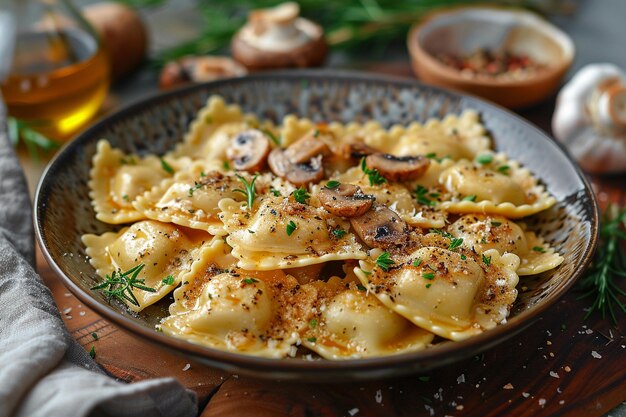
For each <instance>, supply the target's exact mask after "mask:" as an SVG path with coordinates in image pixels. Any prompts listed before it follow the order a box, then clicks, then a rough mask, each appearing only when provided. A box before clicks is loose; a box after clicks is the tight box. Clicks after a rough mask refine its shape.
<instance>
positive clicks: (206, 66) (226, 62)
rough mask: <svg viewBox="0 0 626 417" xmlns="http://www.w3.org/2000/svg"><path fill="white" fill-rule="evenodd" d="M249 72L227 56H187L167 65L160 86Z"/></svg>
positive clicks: (169, 86)
mask: <svg viewBox="0 0 626 417" xmlns="http://www.w3.org/2000/svg"><path fill="white" fill-rule="evenodd" d="M247 73H248V71H247V70H246V68H245V67H243V66H242V65H240V64H239V63H237V62H236V61H235V60H233V59H231V58H228V57H225V56H211V55H204V56H187V57H184V58H181V59H179V60H176V61H170V62H168V63H167V65H165V67H164V68H163V70H162V71H161V75H160V76H159V87H160V88H161V89H164V90H166V89H169V88H174V87H178V86H180V85H184V84H187V83H190V82H194V83H202V82H207V81H213V80H216V79H218V78H227V77H239V76H242V75H246V74H247Z"/></svg>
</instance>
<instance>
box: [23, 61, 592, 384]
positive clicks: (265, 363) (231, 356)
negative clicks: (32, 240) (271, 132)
mask: <svg viewBox="0 0 626 417" xmlns="http://www.w3.org/2000/svg"><path fill="white" fill-rule="evenodd" d="M328 78H332V79H334V80H336V81H338V82H350V81H362V82H371V83H377V84H392V85H394V86H398V87H402V86H405V87H420V88H423V89H429V90H432V91H435V92H438V93H440V94H443V95H448V96H455V97H456V98H458V99H463V100H469V101H470V104H471V103H472V102H476V103H478V104H479V105H480V106H482V107H483V109H488V110H487V111H489V112H490V113H494V114H495V113H500V114H503V116H504V117H507V118H513V119H515V120H516V121H517V122H518V123H520V125H523V126H524V127H525V129H529V130H531V131H534V132H535V133H536V134H537V135H539V136H542V137H543V139H544V140H545V141H546V143H548V144H552V146H554V147H556V148H558V150H559V151H560V152H562V153H563V156H564V157H565V158H566V159H567V160H568V161H569V163H570V164H571V165H572V168H573V169H574V171H575V173H576V175H577V177H578V179H579V180H580V182H581V183H582V184H583V185H584V192H585V196H586V197H587V200H588V201H589V202H590V204H591V213H592V216H591V219H590V222H591V224H590V241H589V245H588V246H587V247H586V249H585V252H584V253H583V254H582V256H581V257H580V259H579V265H580V267H579V268H577V269H576V270H575V272H574V273H573V274H572V275H571V277H570V278H569V279H568V280H563V281H562V282H560V283H559V284H557V288H556V289H555V292H554V294H553V295H552V296H551V297H550V298H549V299H548V300H546V299H544V300H542V301H541V302H539V303H538V304H536V305H535V306H533V308H531V309H528V310H524V311H522V312H521V313H520V314H518V315H516V316H514V317H512V318H510V319H509V320H507V323H506V324H504V325H500V326H496V327H495V328H493V329H491V330H489V331H486V332H483V333H481V334H478V335H476V336H473V337H470V338H468V339H465V340H462V341H459V342H444V343H441V344H439V345H438V346H436V347H435V348H430V349H424V350H421V351H417V352H410V353H403V354H397V355H390V356H383V357H374V358H363V359H346V360H340V361H331V360H314V361H306V360H291V359H270V358H263V357H256V356H251V355H244V354H240V353H235V352H227V351H222V350H217V349H213V348H209V347H205V346H201V345H198V344H194V343H191V342H188V341H186V340H183V339H177V338H175V337H172V336H167V335H165V334H163V333H160V332H157V331H155V330H154V329H150V328H148V327H146V326H144V325H141V324H139V323H137V322H136V321H134V320H132V319H130V318H129V317H128V316H127V315H125V314H122V313H120V312H118V311H117V310H115V309H113V308H111V307H110V305H109V304H107V303H105V302H101V301H99V300H98V299H97V298H96V297H94V296H93V293H92V292H90V291H86V290H83V289H82V288H81V287H80V286H79V285H78V284H76V283H75V282H74V281H73V280H72V278H71V277H69V276H68V275H66V274H65V273H64V272H63V271H62V269H61V267H60V266H59V265H58V264H57V263H56V261H55V260H54V258H53V257H52V255H51V253H50V252H49V250H48V248H47V245H46V238H45V236H44V230H43V224H44V222H43V218H44V216H45V211H46V202H45V201H44V200H43V199H44V198H45V194H46V192H47V190H46V188H47V187H46V186H47V184H48V183H49V182H50V181H52V180H51V179H50V172H52V171H53V170H55V169H56V168H57V164H60V163H59V162H58V161H61V160H62V158H64V157H66V156H67V155H69V154H70V153H71V152H72V151H74V150H76V149H79V148H80V147H81V146H82V142H85V141H87V140H89V138H91V137H93V136H94V134H95V133H96V132H98V131H100V130H101V129H102V128H103V127H105V126H106V125H107V124H108V123H111V122H114V121H116V120H118V119H126V118H130V117H133V116H134V115H136V114H138V113H142V112H143V111H145V110H146V109H149V108H150V107H151V106H152V105H154V104H158V103H159V102H161V101H166V100H168V99H170V98H173V97H178V96H181V97H182V96H185V95H188V94H189V93H192V92H193V91H194V90H202V89H210V88H211V87H213V86H221V85H228V84H231V83H248V82H254V81H263V80H287V81H291V82H294V83H296V82H300V81H301V80H302V79H316V80H325V79H328ZM33 220H34V225H35V233H36V238H37V243H38V244H39V247H40V249H41V252H42V253H43V255H44V258H45V259H46V261H47V262H48V264H49V265H50V267H51V268H52V270H53V271H54V272H55V273H56V274H57V275H58V276H59V277H60V278H61V280H62V281H63V284H64V285H65V286H66V287H67V288H68V289H69V290H70V291H71V292H72V293H73V294H74V295H75V296H76V297H77V298H78V299H79V300H80V301H81V302H83V303H84V304H85V305H86V306H87V307H89V308H90V309H92V310H94V311H95V312H96V313H97V314H99V315H100V316H102V317H103V318H104V319H105V320H108V321H110V322H112V323H114V324H115V325H117V326H119V327H120V328H121V329H122V330H124V331H126V332H128V333H131V334H133V335H134V336H139V337H141V338H142V339H143V340H145V341H149V342H152V343H154V344H156V345H158V346H159V347H161V348H166V349H169V350H170V351H175V352H176V353H178V354H181V355H187V356H191V357H192V358H194V359H196V360H199V361H201V362H204V363H205V364H209V365H210V366H214V367H217V368H220V369H224V370H229V371H233V372H234V371H236V372H240V373H244V374H248V375H254V376H257V377H265V378H268V377H269V378H277V377H280V378H284V379H296V378H297V379H298V380H306V381H310V382H323V381H326V382H328V381H329V379H330V378H332V380H333V381H340V380H341V379H346V380H354V379H372V378H378V377H380V375H389V374H390V369H392V370H393V375H402V374H407V373H414V372H417V371H419V370H428V369H433V368H436V367H440V366H445V365H448V364H450V363H452V362H457V361H459V360H461V359H463V358H467V357H470V356H472V355H474V354H477V353H479V352H481V351H484V350H486V349H489V348H491V347H493V346H495V345H496V344H499V343H501V342H503V341H504V340H506V339H508V338H510V337H512V336H514V335H516V334H518V333H519V332H520V331H522V330H524V329H525V328H527V327H528V326H530V325H531V324H532V323H534V322H535V321H536V320H537V319H538V318H539V316H540V315H541V314H542V313H543V312H544V311H546V310H547V309H548V308H549V307H551V306H552V305H554V304H555V303H556V301H557V300H559V299H560V298H561V297H562V296H563V294H564V293H565V292H566V291H568V290H569V289H570V288H571V287H572V286H573V285H574V283H575V282H576V281H577V280H578V279H579V278H580V276H581V275H582V273H583V272H584V271H585V269H586V267H587V266H588V265H589V263H590V262H591V259H592V256H593V254H594V252H595V249H596V246H597V240H598V227H599V211H598V204H597V201H596V198H595V194H594V193H593V191H592V188H591V185H590V183H589V180H588V179H587V178H586V177H585V176H584V175H583V174H582V172H581V170H580V168H579V167H578V165H577V164H576V163H575V162H573V159H572V158H571V156H570V155H569V153H568V152H567V150H566V149H565V148H564V146H563V145H562V144H560V143H558V142H557V141H555V140H553V139H551V138H550V136H549V135H548V134H547V133H546V132H544V131H542V130H541V129H539V128H538V127H536V126H534V125H533V124H532V123H530V122H529V121H526V120H525V119H523V118H522V117H520V116H518V115H516V114H514V113H513V112H511V111H509V110H507V109H505V108H503V107H501V106H499V105H497V104H494V103H491V102H488V101H485V100H482V99H479V98H476V97H473V96H470V95H467V94H462V93H459V92H456V91H452V90H448V89H445V88H440V87H436V86H431V85H427V84H424V83H421V82H418V81H416V80H414V79H411V78H404V77H394V76H387V75H378V74H372V73H365V72H359V71H346V70H311V69H305V70H286V71H285V70H281V71H267V72H263V73H259V74H253V75H247V76H242V77H235V78H229V79H222V80H217V81H211V82H207V83H203V84H198V85H191V86H186V87H183V88H180V89H176V90H173V91H169V92H165V93H163V92H160V93H159V92H157V93H155V94H152V95H151V96H149V97H146V98H143V99H140V100H137V101H135V102H133V103H130V104H128V105H126V106H124V107H122V108H121V109H119V110H118V111H116V112H114V113H112V114H111V115H108V116H106V117H104V118H102V119H100V120H99V121H98V122H96V123H95V124H93V125H92V126H91V127H89V128H88V129H86V130H84V131H83V132H82V133H80V134H79V135H77V136H76V137H75V138H74V139H73V140H71V141H69V142H67V143H66V144H65V145H64V146H63V147H62V148H61V149H60V150H59V152H58V153H57V154H56V155H55V156H54V157H53V159H52V160H51V161H50V162H49V164H48V165H47V166H46V168H45V170H44V172H43V174H42V176H41V178H40V180H39V183H38V185H37V189H36V193H35V199H34V210H33ZM433 361H434V362H433ZM417 362H420V363H422V364H423V365H422V366H423V369H422V368H419V366H418V365H417V364H416V363H417ZM411 364H412V365H413V366H410V365H411ZM418 368H419V369H418ZM337 378H339V379H337Z"/></svg>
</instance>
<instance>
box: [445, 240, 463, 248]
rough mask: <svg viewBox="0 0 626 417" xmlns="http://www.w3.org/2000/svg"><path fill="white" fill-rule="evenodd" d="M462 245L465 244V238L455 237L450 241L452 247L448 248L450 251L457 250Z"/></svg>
mask: <svg viewBox="0 0 626 417" xmlns="http://www.w3.org/2000/svg"><path fill="white" fill-rule="evenodd" d="M462 244H463V238H462V237H454V238H452V239H450V246H448V250H455V249H456V248H458V247H459V246H461V245H462Z"/></svg>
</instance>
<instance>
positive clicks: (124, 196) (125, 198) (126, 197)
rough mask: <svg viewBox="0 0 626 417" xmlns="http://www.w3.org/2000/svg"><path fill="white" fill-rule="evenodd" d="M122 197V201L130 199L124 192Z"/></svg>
mask: <svg viewBox="0 0 626 417" xmlns="http://www.w3.org/2000/svg"><path fill="white" fill-rule="evenodd" d="M122 198H123V199H124V201H130V199H129V198H128V194H124V195H123V196H122Z"/></svg>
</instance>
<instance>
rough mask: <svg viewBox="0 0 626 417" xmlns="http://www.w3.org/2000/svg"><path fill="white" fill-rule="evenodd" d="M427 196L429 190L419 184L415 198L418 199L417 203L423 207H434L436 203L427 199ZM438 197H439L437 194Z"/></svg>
mask: <svg viewBox="0 0 626 417" xmlns="http://www.w3.org/2000/svg"><path fill="white" fill-rule="evenodd" d="M427 194H428V188H426V187H424V186H422V185H419V184H418V185H417V187H415V198H416V199H417V202H418V203H419V204H421V205H423V206H434V205H435V202H434V201H432V200H430V199H429V198H428V197H426V195H427ZM437 196H439V195H438V194H437Z"/></svg>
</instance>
